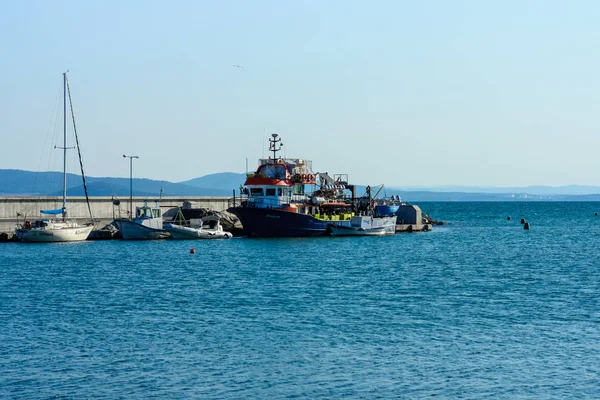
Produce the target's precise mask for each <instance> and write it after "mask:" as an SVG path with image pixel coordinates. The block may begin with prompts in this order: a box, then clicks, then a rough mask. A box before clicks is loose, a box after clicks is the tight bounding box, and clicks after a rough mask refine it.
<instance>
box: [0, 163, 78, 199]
mask: <svg viewBox="0 0 600 400" xmlns="http://www.w3.org/2000/svg"><path fill="white" fill-rule="evenodd" d="M81 184H82V183H81V176H79V175H74V174H67V187H71V186H76V185H81ZM62 186H63V174H62V172H31V171H22V170H19V169H0V194H1V195H4V196H9V195H13V194H14V195H30V196H45V195H49V194H50V193H52V192H55V191H58V190H60V191H61V193H62Z"/></svg>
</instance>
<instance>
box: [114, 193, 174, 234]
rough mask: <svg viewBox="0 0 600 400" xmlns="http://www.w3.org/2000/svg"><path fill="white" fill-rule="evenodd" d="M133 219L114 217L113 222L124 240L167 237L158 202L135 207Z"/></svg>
mask: <svg viewBox="0 0 600 400" xmlns="http://www.w3.org/2000/svg"><path fill="white" fill-rule="evenodd" d="M135 215H136V217H135V218H134V219H116V220H115V223H116V224H117V226H118V227H119V231H121V235H122V236H123V239H125V240H156V239H167V238H168V237H169V232H167V231H166V230H164V229H163V218H162V212H161V209H160V206H159V205H158V202H157V203H156V206H155V207H150V206H148V202H146V204H145V205H144V206H142V207H136V208H135Z"/></svg>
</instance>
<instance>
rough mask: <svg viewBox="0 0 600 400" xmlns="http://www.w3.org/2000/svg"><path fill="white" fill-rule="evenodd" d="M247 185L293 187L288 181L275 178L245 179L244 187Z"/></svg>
mask: <svg viewBox="0 0 600 400" xmlns="http://www.w3.org/2000/svg"><path fill="white" fill-rule="evenodd" d="M248 185H261V186H262V185H270V186H293V185H292V183H291V182H290V181H288V180H285V179H276V178H246V182H245V183H244V186H248Z"/></svg>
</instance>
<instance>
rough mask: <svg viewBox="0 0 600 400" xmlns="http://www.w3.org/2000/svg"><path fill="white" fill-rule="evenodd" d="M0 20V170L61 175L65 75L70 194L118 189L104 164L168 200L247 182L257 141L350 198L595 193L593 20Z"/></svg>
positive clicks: (224, 5) (207, 5)
mask: <svg viewBox="0 0 600 400" xmlns="http://www.w3.org/2000/svg"><path fill="white" fill-rule="evenodd" d="M0 10H1V11H0V59H1V62H0V140H1V142H2V145H0V168H12V169H24V170H30V171H45V170H61V169H62V164H61V163H62V161H61V153H60V151H59V150H55V149H53V147H54V146H55V145H58V146H61V145H62V143H61V141H62V139H61V137H62V103H61V101H62V100H61V99H60V96H61V95H62V93H61V92H62V73H63V72H64V71H66V70H69V74H68V76H69V83H70V87H71V95H72V98H73V107H74V113H75V117H76V122H77V129H78V133H79V137H80V141H81V145H82V153H83V160H84V166H85V169H86V174H87V175H90V176H96V177H101V176H117V177H128V176H129V161H128V160H126V159H124V158H123V154H126V155H137V156H139V159H137V160H134V167H133V168H134V171H133V174H134V176H135V177H144V178H150V179H157V180H168V181H172V182H180V181H185V180H188V179H192V178H195V177H199V176H203V175H207V174H211V173H217V172H245V170H246V159H247V160H248V165H249V169H250V170H254V169H255V168H256V164H257V159H258V158H259V157H261V156H263V155H267V154H268V153H267V151H266V147H267V142H266V140H267V138H268V136H270V134H271V133H274V132H277V133H279V135H280V136H281V137H282V139H283V143H284V149H285V156H287V157H299V158H304V159H309V160H312V161H313V168H314V169H315V170H316V171H319V172H329V173H330V174H334V173H345V174H348V175H349V179H350V181H352V182H355V183H359V184H371V185H376V184H381V183H385V184H386V185H387V186H436V185H439V186H442V185H472V186H480V185H483V186H526V185H553V186H559V185H567V184H581V185H600V175H599V174H598V171H599V170H600V157H598V147H599V144H600V135H599V134H598V127H599V125H600V124H599V123H598V122H599V121H598V120H599V118H600V97H599V96H600V80H599V78H598V77H599V74H600V72H599V71H600V52H599V51H598V49H599V48H600V29H598V21H599V20H600V2H596V1H584V0H579V1H577V0H576V1H573V2H564V1H553V0H545V1H541V0H540V1H536V0H530V1H513V0H506V1H496V2H492V1H477V0H472V1H458V0H456V1H443V0H439V1H433V0H430V1H427V0H425V1H418V2H416V1H403V0H397V1H372V2H367V1H334V0H332V1H317V0H315V1H310V0H307V1H260V0H257V1H226V0H224V1H172V2H164V1H151V0H145V1H133V0H132V1H110V0H107V1H96V2H92V1H89V2H88V1H60V0H57V1H27V0H22V1H18V0H14V1H11V0H5V1H3V2H2V3H0ZM234 65H239V66H243V68H239V67H234ZM69 140H71V139H69ZM69 153H70V154H69V161H68V163H69V169H70V172H76V171H77V170H76V166H77V164H76V161H75V152H73V151H70V152H69Z"/></svg>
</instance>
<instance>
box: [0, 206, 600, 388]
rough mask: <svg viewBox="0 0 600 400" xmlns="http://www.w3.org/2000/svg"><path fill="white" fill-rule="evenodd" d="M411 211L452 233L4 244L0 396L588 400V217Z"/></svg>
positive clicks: (598, 281) (599, 222)
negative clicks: (523, 221) (524, 223)
mask: <svg viewBox="0 0 600 400" xmlns="http://www.w3.org/2000/svg"><path fill="white" fill-rule="evenodd" d="M421 208H422V209H423V210H424V211H425V212H427V213H428V214H430V215H431V216H432V217H434V218H438V219H441V220H444V221H448V225H446V226H441V227H435V228H434V230H433V231H432V232H427V233H414V234H400V235H396V236H391V237H362V238H306V239H244V238H235V239H232V240H224V241H194V242H190V241H156V242H122V241H106V242H84V243H73V244H18V243H7V244H1V245H0V266H1V268H0V398H24V399H47V398H90V397H94V398H107V399H114V398H144V399H147V398H161V399H163V398H219V399H239V398H410V399H413V398H423V397H434V396H435V397H436V398H449V399H456V398H473V399H479V398H489V399H515V398H519V399H547V398H556V399H568V398H572V399H583V398H600V274H599V270H600V246H599V241H600V216H595V215H594V213H595V212H600V203H533V202H531V203H517V202H515V203H423V204H421ZM509 215H510V216H511V217H512V219H511V220H510V221H509V220H507V216H509ZM521 218H526V219H527V220H528V221H529V222H530V224H531V229H530V230H529V231H525V230H524V229H523V226H522V225H521V224H520V219H521ZM192 247H194V248H195V249H196V253H195V254H190V251H189V250H190V248H192Z"/></svg>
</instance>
